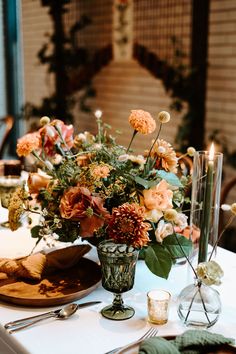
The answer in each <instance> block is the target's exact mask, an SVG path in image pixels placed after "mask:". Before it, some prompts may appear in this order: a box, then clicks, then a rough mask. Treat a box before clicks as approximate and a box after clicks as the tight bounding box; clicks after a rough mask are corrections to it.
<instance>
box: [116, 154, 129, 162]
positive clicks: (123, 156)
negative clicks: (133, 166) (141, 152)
mask: <svg viewBox="0 0 236 354" xmlns="http://www.w3.org/2000/svg"><path fill="white" fill-rule="evenodd" d="M128 159H129V155H128V154H123V155H120V156H119V157H118V161H120V162H124V161H127V160H128Z"/></svg>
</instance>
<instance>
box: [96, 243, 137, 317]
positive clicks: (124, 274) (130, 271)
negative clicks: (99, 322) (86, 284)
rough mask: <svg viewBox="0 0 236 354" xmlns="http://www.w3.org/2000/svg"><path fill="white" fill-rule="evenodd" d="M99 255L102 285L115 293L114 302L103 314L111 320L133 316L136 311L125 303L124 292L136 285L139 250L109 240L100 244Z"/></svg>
mask: <svg viewBox="0 0 236 354" xmlns="http://www.w3.org/2000/svg"><path fill="white" fill-rule="evenodd" d="M98 257H99V260H100V262H101V271H102V286H103V287H104V289H106V290H107V291H110V292H112V293H113V295H114V299H113V303H112V304H111V305H108V306H106V307H104V308H103V309H102V311H101V313H102V315H103V316H104V317H106V318H109V319H111V320H126V319H128V318H131V317H132V316H133V315H134V313H135V311H134V309H133V308H132V307H131V306H128V305H125V304H124V301H123V299H122V293H124V292H126V291H129V290H130V289H132V287H133V285H134V276H135V266H136V262H137V260H138V251H137V250H135V249H134V247H132V246H128V245H126V244H120V243H119V244H117V243H114V242H113V241H111V240H108V241H103V242H101V243H100V244H99V246H98Z"/></svg>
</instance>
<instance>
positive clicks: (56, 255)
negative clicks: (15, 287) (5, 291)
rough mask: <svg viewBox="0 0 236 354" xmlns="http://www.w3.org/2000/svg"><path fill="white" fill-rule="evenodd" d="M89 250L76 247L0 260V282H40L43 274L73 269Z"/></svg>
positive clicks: (88, 247) (84, 246)
mask: <svg viewBox="0 0 236 354" xmlns="http://www.w3.org/2000/svg"><path fill="white" fill-rule="evenodd" d="M90 249H91V246H90V245H76V246H70V247H66V248H61V249H58V250H55V251H52V252H50V253H48V254H44V253H41V252H40V253H35V254H32V255H30V256H28V257H24V258H20V259H9V258H0V280H4V279H8V278H16V279H17V278H27V279H35V280H40V279H41V277H42V275H43V274H50V273H53V272H55V271H56V270H57V269H67V268H70V267H73V266H74V265H75V264H76V263H77V262H78V261H79V259H80V258H82V257H83V256H84V255H85V254H86V253H88V252H89V251H90Z"/></svg>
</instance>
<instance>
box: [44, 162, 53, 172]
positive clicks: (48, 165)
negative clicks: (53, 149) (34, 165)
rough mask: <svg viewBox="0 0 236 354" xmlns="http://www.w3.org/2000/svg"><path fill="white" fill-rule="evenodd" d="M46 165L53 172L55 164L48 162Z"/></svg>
mask: <svg viewBox="0 0 236 354" xmlns="http://www.w3.org/2000/svg"><path fill="white" fill-rule="evenodd" d="M45 165H46V166H47V168H48V169H49V171H52V170H53V164H52V163H51V162H50V161H48V160H46V161H45Z"/></svg>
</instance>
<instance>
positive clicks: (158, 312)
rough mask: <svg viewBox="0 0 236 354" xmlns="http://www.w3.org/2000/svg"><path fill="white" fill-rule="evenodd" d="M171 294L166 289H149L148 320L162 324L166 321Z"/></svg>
mask: <svg viewBox="0 0 236 354" xmlns="http://www.w3.org/2000/svg"><path fill="white" fill-rule="evenodd" d="M170 299H171V295H170V293H169V292H168V291H166V290H159V289H156V290H151V291H149V292H148V294H147V306H148V321H149V322H151V323H153V324H157V325H163V324H165V323H167V321H168V313H169V304H170Z"/></svg>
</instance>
